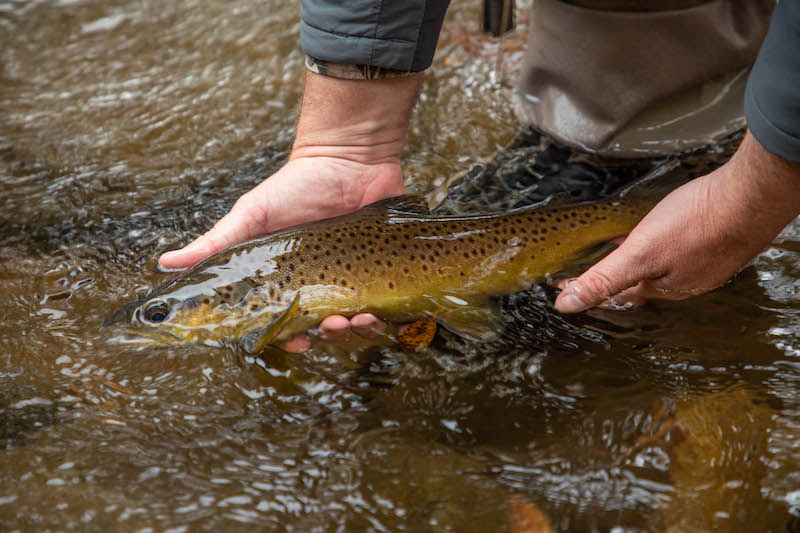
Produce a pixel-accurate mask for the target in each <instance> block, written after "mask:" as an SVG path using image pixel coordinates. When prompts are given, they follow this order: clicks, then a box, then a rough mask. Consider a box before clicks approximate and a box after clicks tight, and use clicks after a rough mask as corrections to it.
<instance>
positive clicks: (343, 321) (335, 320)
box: [319, 315, 350, 342]
mask: <svg viewBox="0 0 800 533" xmlns="http://www.w3.org/2000/svg"><path fill="white" fill-rule="evenodd" d="M319 338H320V339H322V340H324V341H327V342H345V341H348V340H350V321H349V320H348V319H347V318H345V317H343V316H341V315H334V316H329V317H327V318H326V319H325V320H323V321H322V322H321V323H320V325H319Z"/></svg>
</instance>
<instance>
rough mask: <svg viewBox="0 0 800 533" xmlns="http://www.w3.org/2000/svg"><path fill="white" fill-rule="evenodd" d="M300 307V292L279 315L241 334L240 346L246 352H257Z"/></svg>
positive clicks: (264, 346)
mask: <svg viewBox="0 0 800 533" xmlns="http://www.w3.org/2000/svg"><path fill="white" fill-rule="evenodd" d="M299 308H300V293H297V296H295V297H294V300H292V304H291V305H290V306H289V307H288V308H287V309H286V311H284V312H283V313H281V314H280V315H277V316H275V318H274V319H273V320H272V321H271V322H270V323H269V324H267V325H266V326H264V327H263V328H260V329H257V330H255V331H251V332H250V333H247V334H245V335H243V336H242V338H241V341H240V342H241V346H242V348H244V350H245V351H246V352H247V353H258V352H260V351H261V350H263V349H264V348H266V346H267V345H268V344H269V343H270V341H272V340H273V339H274V338H275V337H276V336H277V335H278V333H280V331H281V330H282V329H283V327H284V326H285V325H286V324H288V323H289V321H290V320H291V319H292V318H294V317H295V316H296V315H297V311H298V309H299Z"/></svg>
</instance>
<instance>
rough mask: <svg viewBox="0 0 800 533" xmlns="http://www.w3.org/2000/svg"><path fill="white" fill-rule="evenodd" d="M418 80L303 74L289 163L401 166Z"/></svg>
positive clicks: (417, 76)
mask: <svg viewBox="0 0 800 533" xmlns="http://www.w3.org/2000/svg"><path fill="white" fill-rule="evenodd" d="M420 79H421V75H413V76H401V77H395V78H387V79H376V80H349V79H341V78H334V77H330V76H322V75H319V74H315V73H313V72H307V73H306V86H305V91H304V94H303V103H302V106H301V112H300V120H299V122H298V124H297V138H296V140H295V143H294V147H293V150H292V155H291V159H297V158H301V157H336V158H341V159H345V160H350V161H353V162H356V163H363V164H370V165H374V164H382V163H393V164H398V165H399V163H400V157H401V155H402V152H403V143H404V140H405V136H406V132H407V131H408V123H409V120H410V117H411V111H412V107H413V104H414V101H415V99H416V96H417V91H418V89H419V84H420Z"/></svg>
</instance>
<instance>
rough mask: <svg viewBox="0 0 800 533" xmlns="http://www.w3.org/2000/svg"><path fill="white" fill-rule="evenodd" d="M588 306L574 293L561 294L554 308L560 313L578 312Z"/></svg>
mask: <svg viewBox="0 0 800 533" xmlns="http://www.w3.org/2000/svg"><path fill="white" fill-rule="evenodd" d="M588 308H589V306H588V305H586V304H585V303H583V302H582V301H581V299H580V298H578V297H577V296H576V295H575V294H566V295H565V294H562V295H561V298H559V301H558V305H556V309H558V310H559V311H561V312H562V313H580V312H581V311H585V310H587V309H588Z"/></svg>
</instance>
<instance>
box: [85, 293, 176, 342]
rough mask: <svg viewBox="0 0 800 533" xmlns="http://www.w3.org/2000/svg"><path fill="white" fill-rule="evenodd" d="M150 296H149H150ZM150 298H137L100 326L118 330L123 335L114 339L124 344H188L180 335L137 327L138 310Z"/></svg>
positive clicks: (111, 315)
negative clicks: (135, 316)
mask: <svg viewBox="0 0 800 533" xmlns="http://www.w3.org/2000/svg"><path fill="white" fill-rule="evenodd" d="M148 296H149V295H148ZM148 296H142V297H140V298H136V299H135V300H133V301H132V302H129V303H127V304H125V305H124V306H123V307H121V308H120V309H117V310H116V311H114V312H113V313H111V314H110V315H108V316H107V317H106V318H105V320H103V322H102V323H101V324H100V326H101V327H102V328H103V329H113V330H118V331H119V332H120V333H122V335H119V336H116V337H112V340H115V341H117V342H119V343H122V344H128V343H132V344H134V343H135V344H144V345H147V346H175V345H178V344H187V341H186V340H185V339H183V338H182V337H179V336H178V335H175V334H173V333H170V332H168V331H164V330H163V329H154V328H147V327H142V326H139V325H137V322H138V320H136V319H135V318H134V315H135V314H136V310H137V309H138V308H139V306H141V305H142V304H143V303H145V302H146V301H148V299H149V297H148Z"/></svg>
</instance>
